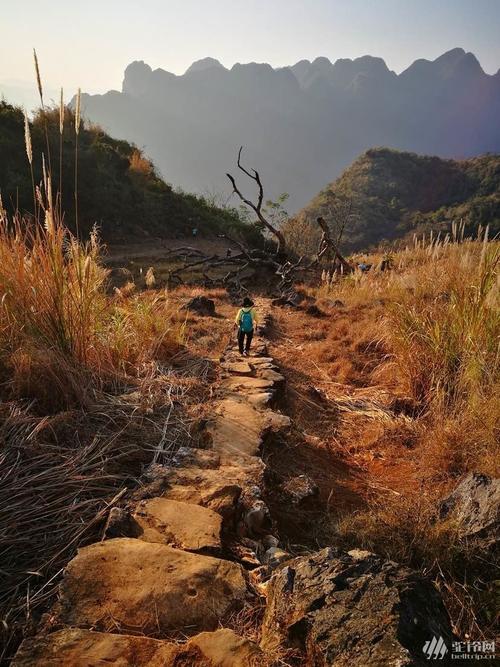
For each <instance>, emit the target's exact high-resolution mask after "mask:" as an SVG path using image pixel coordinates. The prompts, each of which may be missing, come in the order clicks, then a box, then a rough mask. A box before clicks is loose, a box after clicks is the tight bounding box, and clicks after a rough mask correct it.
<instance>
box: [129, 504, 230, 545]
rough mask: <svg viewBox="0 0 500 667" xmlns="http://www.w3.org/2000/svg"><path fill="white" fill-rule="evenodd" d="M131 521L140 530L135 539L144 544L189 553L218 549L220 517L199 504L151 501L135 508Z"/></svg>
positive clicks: (219, 543) (219, 542)
mask: <svg viewBox="0 0 500 667" xmlns="http://www.w3.org/2000/svg"><path fill="white" fill-rule="evenodd" d="M133 519H134V520H135V522H136V524H137V526H138V527H139V528H140V531H141V532H140V533H139V534H138V535H137V537H138V538H139V539H140V540H144V541H145V542H155V543H158V544H170V545H171V546H173V547H178V548H180V549H186V550H188V551H202V550H210V549H212V550H217V549H220V547H221V540H220V532H221V524H222V517H221V516H220V514H217V513H216V512H213V511H212V510H210V509H207V508H206V507H201V506H200V505H193V504H190V503H185V502H179V501H177V500H169V499H167V498H151V499H150V500H143V501H142V502H140V503H139V504H138V505H137V506H136V508H135V511H134V513H133Z"/></svg>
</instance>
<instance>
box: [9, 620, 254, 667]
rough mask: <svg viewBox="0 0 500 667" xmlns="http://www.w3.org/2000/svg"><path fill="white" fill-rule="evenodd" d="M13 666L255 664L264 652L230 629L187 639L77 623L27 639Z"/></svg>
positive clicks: (225, 666)
mask: <svg viewBox="0 0 500 667" xmlns="http://www.w3.org/2000/svg"><path fill="white" fill-rule="evenodd" d="M11 664H12V667H98V666H100V665H102V666H104V665H114V667H183V666H184V667H188V666H191V665H193V666H194V665H207V666H208V665H210V666H211V667H257V666H258V665H263V664H264V654H263V653H262V651H261V650H260V649H259V647H258V646H257V645H256V644H255V643H254V642H252V641H250V640H248V639H243V638H242V637H239V636H238V635H237V634H235V633H234V632H233V631H232V630H229V629H228V628H222V629H220V630H216V631H215V632H202V633H201V634H199V635H195V636H194V637H192V639H190V640H189V641H188V642H187V643H186V644H175V643H173V642H167V641H162V640H158V639H150V638H149V637H138V636H134V635H118V634H111V633H107V632H94V631H93V630H82V629H79V628H64V629H63V630H58V631H57V632H53V633H51V634H48V635H38V636H37V637H34V638H30V639H25V640H24V642H23V643H22V645H21V647H20V648H19V650H18V652H17V654H16V657H15V658H14V660H13V662H12V663H11Z"/></svg>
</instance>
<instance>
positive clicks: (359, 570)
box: [261, 549, 453, 667]
mask: <svg viewBox="0 0 500 667" xmlns="http://www.w3.org/2000/svg"><path fill="white" fill-rule="evenodd" d="M433 636H436V637H440V636H441V637H443V639H444V640H445V641H447V642H448V645H450V643H451V641H452V640H453V635H452V631H451V626H450V622H449V618H448V615H447V612H446V610H445V608H444V605H443V602H442V600H441V597H440V595H439V594H438V592H437V591H436V589H435V588H434V587H433V585H432V584H431V583H430V582H429V581H428V580H427V579H425V578H424V577H422V576H421V575H420V574H418V573H416V572H413V571H411V570H409V569H407V568H405V567H401V566H399V565H397V564H396V563H392V562H390V561H385V560H384V559H383V558H380V557H378V556H375V555H374V554H370V553H369V552H364V551H359V550H356V551H352V552H350V553H342V552H338V551H337V550H333V549H323V550H322V551H319V552H318V553H316V554H314V555H311V556H302V557H299V558H296V559H294V560H292V561H290V562H289V563H287V564H286V565H285V566H284V567H282V568H281V569H280V570H279V571H278V572H276V574H275V575H274V576H273V577H272V578H271V580H270V582H269V584H268V603H267V608H266V611H265V616H264V624H263V631H262V642H261V645H262V647H263V648H265V649H275V648H276V647H277V646H278V645H279V644H280V643H281V644H282V645H284V646H287V647H296V648H297V649H299V650H301V651H303V653H304V662H303V664H304V665H310V666H314V667H316V666H317V667H320V666H321V667H323V666H326V665H335V666H336V667H347V666H349V667H389V666H391V665H392V666H394V667H396V665H397V666H398V667H403V666H409V665H423V664H428V661H426V659H425V656H424V654H423V652H422V648H423V646H424V644H425V642H426V641H428V640H431V639H432V637H433ZM441 664H442V663H441Z"/></svg>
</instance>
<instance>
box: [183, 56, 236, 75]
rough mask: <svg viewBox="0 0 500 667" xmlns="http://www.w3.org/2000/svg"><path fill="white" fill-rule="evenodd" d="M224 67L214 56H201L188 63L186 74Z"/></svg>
mask: <svg viewBox="0 0 500 667" xmlns="http://www.w3.org/2000/svg"><path fill="white" fill-rule="evenodd" d="M214 68H215V69H224V70H225V69H226V68H225V67H224V65H223V64H222V63H220V62H219V61H218V60H217V59H216V58H210V57H209V58H201V60H195V62H194V63H193V64H192V65H190V66H189V67H188V68H187V70H186V72H185V73H186V74H190V73H192V72H204V71H205V70H207V69H214Z"/></svg>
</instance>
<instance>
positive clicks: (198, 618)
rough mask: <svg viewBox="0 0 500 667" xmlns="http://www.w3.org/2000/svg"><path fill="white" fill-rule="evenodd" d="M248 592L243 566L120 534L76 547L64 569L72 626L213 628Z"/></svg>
mask: <svg viewBox="0 0 500 667" xmlns="http://www.w3.org/2000/svg"><path fill="white" fill-rule="evenodd" d="M246 595H247V587H246V581H245V577H244V573H243V570H242V568H241V567H240V566H239V565H237V564H235V563H231V562H229V561H226V560H220V559H218V558H212V557H211V556H202V555H199V554H192V553H188V552H185V551H180V550H178V549H173V548H172V547H170V546H166V545H163V544H152V543H149V542H143V541H141V540H136V539H132V538H117V539H114V540H108V541H105V542H100V543H97V544H91V545H90V546H87V547H84V548H83V549H80V550H79V551H78V554H77V556H76V557H75V558H73V560H72V561H70V563H69V564H68V566H67V567H66V570H65V573H64V579H63V582H62V585H61V598H60V609H59V618H60V621H62V622H63V623H65V624H67V625H74V626H77V627H81V628H89V627H92V628H95V629H96V630H102V631H109V630H111V629H114V628H116V627H119V628H121V629H122V631H125V632H126V631H127V630H133V631H134V632H138V631H141V632H143V633H144V634H151V633H155V636H158V637H160V638H161V637H162V636H165V634H166V633H167V632H168V631H170V630H174V629H175V630H180V629H182V628H184V629H185V631H186V632H191V633H192V632H194V631H196V630H213V629H214V628H215V627H216V626H217V625H218V623H219V622H220V621H221V620H222V619H224V618H225V617H226V616H227V615H228V614H229V613H231V612H233V611H234V610H235V609H238V608H239V607H241V606H242V604H243V601H244V600H245V598H246Z"/></svg>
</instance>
